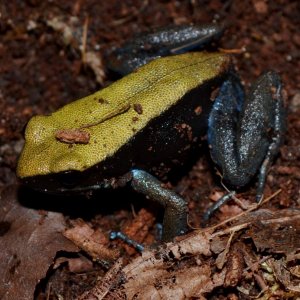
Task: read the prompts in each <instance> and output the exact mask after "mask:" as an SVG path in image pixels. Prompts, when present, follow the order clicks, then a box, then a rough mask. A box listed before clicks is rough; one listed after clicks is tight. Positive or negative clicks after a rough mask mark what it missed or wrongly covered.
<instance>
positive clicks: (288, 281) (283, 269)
mask: <svg viewBox="0 0 300 300" xmlns="http://www.w3.org/2000/svg"><path fill="white" fill-rule="evenodd" d="M267 263H268V265H269V266H271V268H272V270H273V272H274V274H275V276H276V278H277V279H278V280H279V281H280V282H281V283H282V284H283V285H284V287H285V288H286V289H287V290H289V291H291V292H294V293H296V294H295V295H297V296H300V280H299V279H298V278H295V279H294V280H292V278H291V272H290V271H289V269H288V267H287V265H286V262H285V260H284V259H283V258H282V259H279V260H275V259H274V258H270V259H269V260H268V261H267Z"/></svg>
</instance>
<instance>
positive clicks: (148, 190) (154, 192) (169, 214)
mask: <svg viewBox="0 0 300 300" xmlns="http://www.w3.org/2000/svg"><path fill="white" fill-rule="evenodd" d="M131 174H132V181H131V185H132V187H133V188H134V190H136V191H137V192H140V193H143V194H145V195H147V196H148V197H149V198H150V199H152V200H154V201H157V202H158V203H160V204H162V205H163V206H164V207H165V214H164V220H163V233H162V240H163V241H171V240H172V239H173V238H174V237H175V236H178V235H180V234H183V233H185V232H186V231H187V203H186V201H185V200H184V199H183V198H181V197H180V196H178V195H177V194H176V193H175V192H173V191H171V190H167V189H165V188H163V187H162V184H161V182H160V181H158V180H157V179H156V178H155V177H153V176H152V175H150V174H149V173H147V172H145V171H142V170H132V171H131Z"/></svg>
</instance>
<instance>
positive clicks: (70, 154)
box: [17, 52, 229, 178]
mask: <svg viewBox="0 0 300 300" xmlns="http://www.w3.org/2000/svg"><path fill="white" fill-rule="evenodd" d="M228 65H229V57H228V56H227V55H224V54H222V53H205V52H200V53H198V52H197V53H187V54H182V55H177V56H169V57H164V58H160V59H157V60H154V61H152V62H150V63H149V64H147V65H145V66H143V67H141V68H139V69H138V70H137V71H136V72H134V73H131V74H129V75H127V76H126V77H124V78H122V79H120V80H118V81H116V82H115V83H113V84H111V85H110V86H109V87H107V88H104V89H102V90H100V91H98V92H96V93H94V94H92V95H89V96H87V97H84V98H82V99H79V100H77V101H74V102H72V103H70V104H67V105H65V106H64V107H62V108H60V109H59V110H57V111H56V112H54V113H52V114H51V115H50V116H35V117H33V118H32V119H31V120H30V121H29V123H28V126H27V128H26V133H25V146H24V149H23V151H22V153H21V156H20V159H19V163H18V168H17V174H18V176H19V177H21V178H24V177H29V176H36V175H46V174H51V173H58V172H62V171H68V170H77V171H84V170H85V169H87V168H89V167H91V166H94V165H95V164H97V163H99V162H101V161H103V160H105V159H106V158H108V157H110V156H112V155H113V154H114V153H115V152H116V151H117V150H118V149H119V148H120V147H121V146H122V145H124V144H126V142H127V141H128V140H129V139H130V138H131V137H132V136H133V135H134V134H135V133H136V132H138V131H140V130H142V129H143V128H144V127H145V126H146V125H147V123H148V122H149V121H150V120H152V119H153V118H155V117H157V116H159V115H160V114H161V113H162V112H164V111H166V110H167V109H169V108H170V107H171V106H172V105H175V104H176V102H177V101H179V100H180V99H181V98H182V97H183V96H184V95H185V94H186V93H187V92H189V91H190V90H192V89H194V88H196V87H198V86H199V85H201V84H202V83H203V82H205V81H207V80H209V79H212V78H214V77H215V76H218V75H219V74H221V73H223V72H226V70H227V69H228ZM137 104H139V105H141V107H142V113H141V114H139V113H138V112H137V111H138V109H136V105H137ZM70 129H80V130H81V131H84V132H87V133H89V135H90V139H89V141H88V143H87V144H77V143H75V144H72V145H70V144H67V143H65V142H62V141H59V140H58V139H57V138H56V136H57V132H58V130H70ZM137 150H138V149H137Z"/></svg>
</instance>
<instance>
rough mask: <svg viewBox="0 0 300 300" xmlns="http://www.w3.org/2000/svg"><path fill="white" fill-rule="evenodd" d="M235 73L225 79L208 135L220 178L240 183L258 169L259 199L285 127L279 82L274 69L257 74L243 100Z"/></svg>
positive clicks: (242, 184) (248, 179)
mask: <svg viewBox="0 0 300 300" xmlns="http://www.w3.org/2000/svg"><path fill="white" fill-rule="evenodd" d="M240 90H242V87H241V84H240V83H239V81H238V80H237V78H236V77H233V78H231V79H230V80H228V81H227V82H225V83H224V84H223V85H222V87H221V89H220V92H219V95H218V96H217V98H216V100H215V103H214V107H213V110H212V112H211V114H210V118H209V131H208V139H209V144H210V148H211V156H212V158H213V160H214V161H215V162H216V163H217V164H218V165H219V166H220V167H221V169H222V174H223V180H224V181H226V182H227V183H229V184H230V185H232V186H236V187H242V186H244V185H246V184H247V183H248V182H249V181H250V180H251V178H252V177H253V176H254V175H255V174H256V173H257V172H258V171H259V176H258V177H259V178H258V190H257V199H258V200H259V199H261V197H262V194H263V189H264V184H265V178H266V175H267V170H268V168H269V166H270V164H271V162H272V159H273V158H274V156H275V155H276V154H277V152H278V149H279V146H280V144H281V143H282V137H283V133H284V130H285V116H284V114H285V113H284V108H283V100H282V95H281V82H280V78H279V76H278V75H277V74H276V73H275V72H272V71H270V72H267V73H265V74H263V75H262V76H260V77H259V79H258V80H257V81H256V83H255V84H254V85H253V86H252V89H251V91H250V93H249V95H248V97H247V98H245V101H243V99H242V98H243V97H241V92H240Z"/></svg>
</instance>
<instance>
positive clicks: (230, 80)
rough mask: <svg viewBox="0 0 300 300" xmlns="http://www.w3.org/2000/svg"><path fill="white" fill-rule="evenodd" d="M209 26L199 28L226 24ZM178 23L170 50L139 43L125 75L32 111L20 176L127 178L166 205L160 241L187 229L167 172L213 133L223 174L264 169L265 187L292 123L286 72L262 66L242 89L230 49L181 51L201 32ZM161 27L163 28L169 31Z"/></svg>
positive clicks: (54, 188) (63, 187)
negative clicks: (49, 108) (43, 111)
mask: <svg viewBox="0 0 300 300" xmlns="http://www.w3.org/2000/svg"><path fill="white" fill-rule="evenodd" d="M208 28H209V29H210V30H207V27H206V28H205V27H204V31H202V32H201V34H202V35H203V32H204V36H205V34H207V35H212V36H215V35H220V32H222V28H220V27H217V26H215V27H214V26H210V27H208ZM172 30H173V31H172V34H170V35H169V37H170V40H171V42H172V40H173V43H168V46H166V49H167V50H164V51H160V52H159V54H158V55H152V58H151V59H146V60H145V63H140V61H142V60H143V59H144V58H145V53H144V51H142V55H141V57H142V58H141V59H137V60H138V61H139V63H138V64H137V65H135V64H134V63H132V62H130V63H129V68H127V70H126V71H124V74H127V75H125V76H124V77H122V78H121V79H119V80H117V81H115V82H114V83H112V84H110V85H109V86H108V87H105V88H103V89H101V90H100V91H97V92H95V93H93V94H91V95H89V96H86V97H84V98H81V99H79V100H76V101H73V102H71V103H69V104H66V105H65V106H63V107H62V108H60V109H58V110H57V111H55V112H53V113H51V114H50V115H47V116H34V117H32V119H31V120H30V121H29V122H28V125H27V127H26V130H25V144H24V148H23V150H22V152H21V154H20V157H19V160H18V166H17V175H18V177H19V178H20V179H21V180H22V182H23V183H25V184H27V185H29V186H31V187H32V188H34V189H38V190H40V191H43V192H48V193H66V194H67V193H72V192H75V193H82V192H85V191H87V190H96V189H102V188H119V187H123V186H125V185H128V184H129V185H130V186H131V187H132V188H133V189H134V190H135V191H137V192H139V193H142V194H144V195H145V196H146V197H147V198H149V199H151V200H152V201H156V202H158V203H159V204H161V205H162V206H163V207H164V217H163V231H162V241H164V242H168V241H172V240H173V239H174V238H175V237H176V236H178V235H181V234H185V233H186V232H187V231H188V226H187V217H188V209H187V202H186V201H185V199H184V198H183V197H181V196H180V195H178V194H177V193H176V192H174V191H173V190H172V189H168V188H166V187H165V185H164V184H163V182H165V181H166V180H167V179H168V176H169V174H170V173H171V172H173V171H174V170H180V168H182V167H183V166H184V165H185V163H186V162H187V161H189V159H190V157H191V156H192V155H194V154H196V153H197V152H198V151H199V144H201V142H202V140H203V136H205V135H207V139H208V144H209V148H210V152H211V156H212V159H213V161H214V162H215V163H216V164H217V165H218V166H219V168H220V169H221V171H220V172H221V173H222V174H223V175H222V176H223V180H224V181H226V182H228V183H229V184H230V185H232V186H234V187H237V188H239V187H242V186H245V185H247V184H248V183H249V182H250V181H251V179H252V178H253V177H254V176H255V175H256V174H258V192H257V198H259V199H260V198H261V197H262V193H263V188H264V184H265V178H266V174H267V170H268V168H269V166H270V164H271V162H272V160H273V159H274V157H275V156H276V154H277V152H278V149H279V147H280V145H281V144H282V140H283V134H284V130H285V117H284V116H285V112H284V106H283V99H282V92H281V90H282V83H281V80H280V77H279V75H278V74H277V73H276V72H274V71H268V72H266V73H264V74H263V75H261V76H260V77H259V78H258V79H257V81H256V82H255V83H254V84H253V85H252V88H251V90H250V92H249V93H248V95H245V92H244V88H243V86H242V84H241V82H240V80H239V78H238V76H237V75H236V74H235V72H234V71H233V68H232V62H231V58H230V55H228V54H226V53H223V52H218V51H213V52H206V51H193V52H186V53H177V52H176V51H173V50H174V49H179V51H182V50H186V49H189V50H190V48H191V47H194V46H196V47H199V44H200V47H201V45H202V44H201V41H203V37H201V36H200V37H199V36H197V34H196V37H195V35H193V34H192V35H189V34H188V35H185V34H183V36H184V37H183V38H182V40H180V42H179V43H177V42H176V41H178V35H179V36H181V32H187V31H188V32H193V26H191V25H186V26H183V27H177V29H174V28H173V29H172ZM162 31H163V32H165V29H163V30H161V31H158V33H157V36H160V37H161V36H163V37H164V38H165V34H164V35H161V34H160V32H162ZM175 33H176V34H175ZM201 34H200V35H201ZM151 35H152V37H153V35H154V36H155V32H154V33H153V32H152V33H151ZM174 35H175V37H176V38H174ZM174 39H175V40H174ZM209 39H213V38H211V37H210V38H209ZM143 40H146V41H147V47H146V46H143V45H144V42H143ZM149 40H150V41H151V39H149V38H147V37H146V38H144V37H142V41H138V42H134V43H133V42H130V43H129V46H128V45H127V46H125V47H123V53H126V52H129V53H130V52H134V53H135V55H138V53H139V51H138V50H135V51H132V48H134V49H137V48H139V47H140V45H142V48H143V49H144V48H147V49H148V48H149V47H150V48H151V42H149ZM149 44H150V46H149ZM136 45H139V46H136ZM174 45H175V46H174ZM156 47H157V46H156ZM164 47H165V46H164ZM124 49H125V50H124ZM126 49H127V50H126ZM128 49H129V50H128ZM151 51H152V50H151ZM121 52H122V51H121ZM117 55H119V54H117ZM165 55H166V56H165ZM125 57H127V58H128V55H127V54H126V55H125ZM133 60H136V59H135V58H133ZM101 205H105V204H103V203H101Z"/></svg>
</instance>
